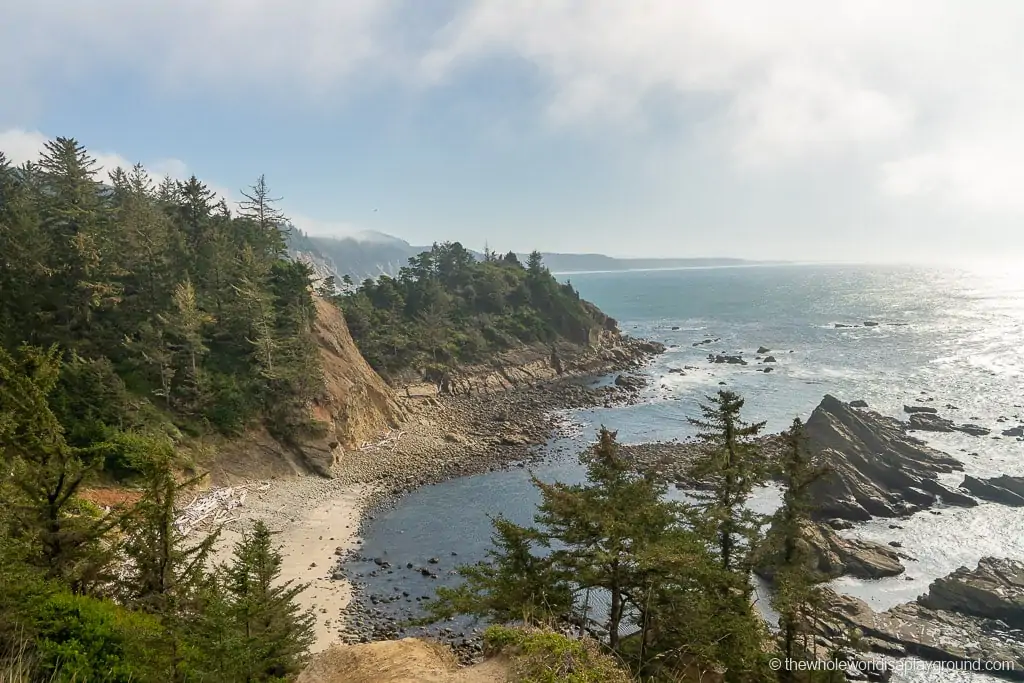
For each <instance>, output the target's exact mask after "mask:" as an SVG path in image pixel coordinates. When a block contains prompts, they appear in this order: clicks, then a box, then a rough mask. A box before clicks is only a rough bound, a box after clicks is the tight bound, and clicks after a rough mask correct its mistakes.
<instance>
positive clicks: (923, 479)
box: [806, 395, 977, 521]
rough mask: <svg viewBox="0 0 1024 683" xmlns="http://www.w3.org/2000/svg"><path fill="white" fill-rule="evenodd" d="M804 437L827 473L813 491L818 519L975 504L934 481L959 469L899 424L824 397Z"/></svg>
mask: <svg viewBox="0 0 1024 683" xmlns="http://www.w3.org/2000/svg"><path fill="white" fill-rule="evenodd" d="M806 433H807V439H808V446H809V448H810V450H811V453H812V454H813V455H814V457H815V458H816V459H817V460H818V461H819V462H820V463H821V464H822V465H825V466H827V467H828V468H829V470H830V472H829V473H828V474H826V475H825V476H824V477H822V478H821V479H819V480H818V481H817V482H815V483H814V484H813V485H812V486H811V496H812V499H813V501H814V504H815V508H816V509H815V516H816V518H817V519H829V518H834V517H838V518H842V519H850V520H854V521H860V520H867V519H870V518H871V517H872V516H876V517H899V516H902V515H907V514H911V513H913V512H916V511H918V510H921V509H923V508H926V507H928V506H930V505H933V504H934V503H936V502H937V500H938V499H939V498H941V499H942V500H943V501H944V502H945V503H947V504H951V505H964V506H969V505H976V504H977V502H976V501H975V500H974V499H972V498H969V497H968V496H965V495H963V494H961V493H957V492H956V491H952V490H950V489H948V488H946V487H945V486H943V485H942V484H941V483H939V482H938V481H937V477H938V475H939V474H941V473H947V472H953V471H957V470H962V469H963V465H961V464H960V462H959V461H958V460H956V459H955V458H953V457H951V456H948V455H946V454H945V453H942V452H940V451H937V450H935V449H933V448H930V447H929V446H927V445H925V444H924V443H923V442H922V441H920V440H919V439H915V438H914V437H912V436H909V435H908V434H907V433H906V429H905V427H904V425H903V424H902V423H901V422H899V421H898V420H895V419H892V418H889V417H885V416H883V415H880V414H879V413H876V412H874V411H870V410H864V409H855V408H852V407H851V406H850V404H848V403H844V402H842V401H840V400H839V399H837V398H835V397H834V396H831V395H826V396H825V398H824V399H822V401H821V404H820V405H819V406H818V407H817V408H815V409H814V412H813V413H812V414H811V417H810V419H808V420H807V425H806Z"/></svg>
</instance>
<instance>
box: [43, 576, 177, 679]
mask: <svg viewBox="0 0 1024 683" xmlns="http://www.w3.org/2000/svg"><path fill="white" fill-rule="evenodd" d="M33 621H34V626H35V629H34V630H35V635H36V639H35V643H36V645H35V647H36V652H35V659H36V662H37V666H38V667H39V669H40V670H41V673H43V675H44V677H45V680H48V681H49V680H52V681H54V682H57V683H65V682H66V683H70V682H71V681H97V682H98V683H99V682H102V683H129V682H131V683H141V682H143V681H156V680H161V676H160V672H166V671H167V667H166V666H161V664H162V663H163V664H165V665H166V662H165V661H162V659H163V657H162V655H161V653H160V651H159V650H158V648H157V647H156V645H157V644H158V643H159V639H160V636H161V628H160V624H159V622H158V621H157V620H156V619H155V618H153V617H151V616H148V615H145V614H141V613H138V612H132V611H129V610H126V609H124V608H122V607H119V606H118V605H116V604H114V603H112V602H109V601H104V600H97V599H95V598H90V597H86V596H80V595H71V594H69V593H59V594H57V595H54V596H52V597H50V598H49V599H48V600H46V601H45V602H44V603H42V605H41V606H40V608H39V611H38V612H37V613H36V614H35V615H34V619H33Z"/></svg>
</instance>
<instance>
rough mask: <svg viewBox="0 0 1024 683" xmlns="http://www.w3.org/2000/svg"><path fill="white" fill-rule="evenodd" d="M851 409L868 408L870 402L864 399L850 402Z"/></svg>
mask: <svg viewBox="0 0 1024 683" xmlns="http://www.w3.org/2000/svg"><path fill="white" fill-rule="evenodd" d="M850 407H851V408H867V407H868V402H867V401H865V400H864V399H862V398H858V399H857V400H856V401H850Z"/></svg>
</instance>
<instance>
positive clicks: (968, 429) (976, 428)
mask: <svg viewBox="0 0 1024 683" xmlns="http://www.w3.org/2000/svg"><path fill="white" fill-rule="evenodd" d="M953 429H954V430H956V431H958V432H963V433H964V434H970V435H971V436H988V435H989V434H991V433H992V430H991V429H989V428H987V427H982V426H980V425H976V424H962V425H953Z"/></svg>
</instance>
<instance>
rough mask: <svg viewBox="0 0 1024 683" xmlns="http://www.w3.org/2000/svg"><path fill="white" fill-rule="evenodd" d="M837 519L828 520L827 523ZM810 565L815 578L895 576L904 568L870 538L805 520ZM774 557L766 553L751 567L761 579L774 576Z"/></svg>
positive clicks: (803, 534) (896, 556) (804, 537)
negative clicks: (846, 535)
mask: <svg viewBox="0 0 1024 683" xmlns="http://www.w3.org/2000/svg"><path fill="white" fill-rule="evenodd" d="M837 521H838V520H831V522H830V523H834V522H837ZM769 533H771V532H769ZM800 536H801V540H802V542H803V544H804V549H805V550H806V551H807V552H806V556H807V557H808V558H809V565H810V567H811V568H812V569H813V570H814V571H815V572H816V573H817V574H818V575H819V577H818V578H819V579H822V580H825V579H835V578H838V577H840V576H852V577H854V578H858V579H881V578H884V577H888V576H899V575H900V574H902V573H903V572H904V571H905V568H904V566H903V564H902V563H901V562H900V556H899V553H897V552H896V551H894V550H891V549H890V548H887V547H885V546H883V545H879V544H878V543H873V542H872V541H865V540H862V539H859V538H844V537H842V536H840V535H839V534H837V533H836V532H835V530H834V529H833V528H832V527H831V526H828V525H825V524H821V525H819V524H814V523H813V522H808V523H805V524H804V525H802V527H801V532H800ZM773 563H774V558H773V557H772V556H766V557H765V558H764V560H763V561H761V562H759V563H758V565H759V566H758V567H757V569H756V570H755V571H756V572H757V574H758V575H759V576H761V577H763V578H765V579H769V580H771V578H772V577H773V576H774V573H775V572H774V567H773V566H772V565H773Z"/></svg>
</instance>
